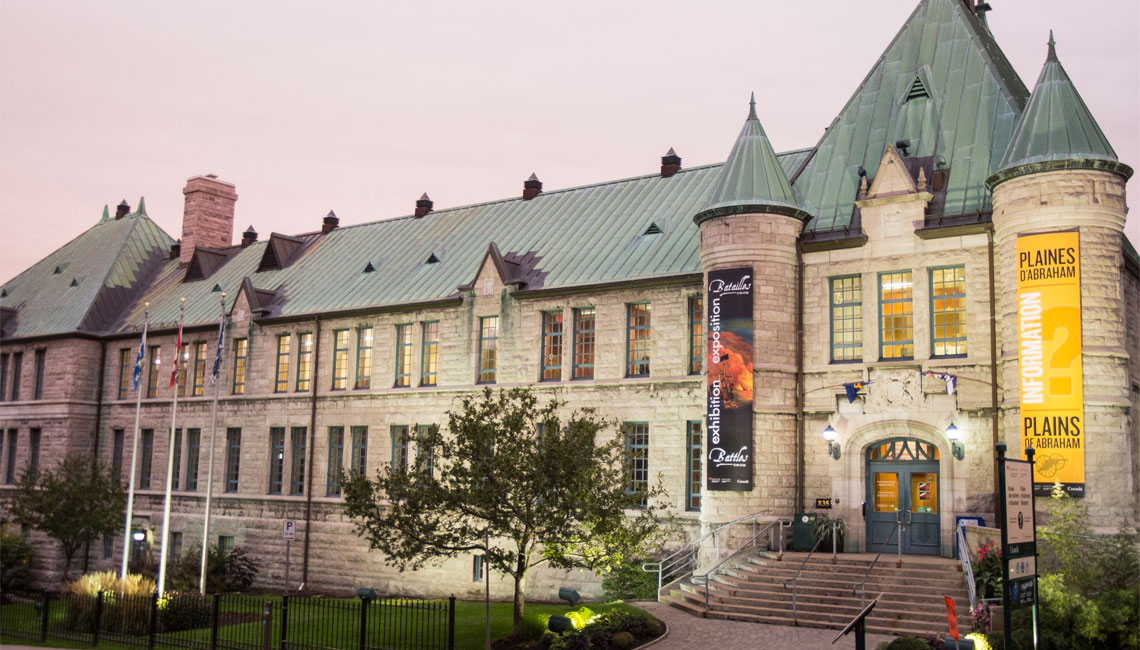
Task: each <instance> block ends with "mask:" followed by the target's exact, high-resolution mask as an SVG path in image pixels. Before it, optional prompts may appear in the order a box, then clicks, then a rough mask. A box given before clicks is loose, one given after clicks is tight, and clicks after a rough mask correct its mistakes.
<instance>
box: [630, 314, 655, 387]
mask: <svg viewBox="0 0 1140 650" xmlns="http://www.w3.org/2000/svg"><path fill="white" fill-rule="evenodd" d="M649 317H650V306H649V303H646V302H639V303H632V304H628V305H626V347H625V376H626V377H647V376H649V335H650V329H649Z"/></svg>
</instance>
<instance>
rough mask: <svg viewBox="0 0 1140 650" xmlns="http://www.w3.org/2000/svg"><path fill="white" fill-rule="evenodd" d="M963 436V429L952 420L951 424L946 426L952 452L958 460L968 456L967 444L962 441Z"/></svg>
mask: <svg viewBox="0 0 1140 650" xmlns="http://www.w3.org/2000/svg"><path fill="white" fill-rule="evenodd" d="M961 437H962V430H961V429H959V428H958V427H956V426H954V423H953V422H951V423H950V426H948V427H946V439H947V440H949V441H950V453H951V454H952V455H953V456H954V458H957V459H958V460H962V459H963V458H964V457H965V456H966V446H965V445H963V444H962V443H961V442H960V439H961Z"/></svg>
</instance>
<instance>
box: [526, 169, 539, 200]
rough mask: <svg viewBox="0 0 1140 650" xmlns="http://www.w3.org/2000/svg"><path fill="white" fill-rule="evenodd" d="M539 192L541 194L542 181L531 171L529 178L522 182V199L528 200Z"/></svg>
mask: <svg viewBox="0 0 1140 650" xmlns="http://www.w3.org/2000/svg"><path fill="white" fill-rule="evenodd" d="M539 194H542V181H540V180H538V176H537V175H536V174H533V173H532V174H531V175H530V178H528V179H526V182H525V183H523V200H524V201H529V200H531V199H533V198H534V197H536V196H538V195H539Z"/></svg>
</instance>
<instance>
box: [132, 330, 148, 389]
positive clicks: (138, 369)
mask: <svg viewBox="0 0 1140 650" xmlns="http://www.w3.org/2000/svg"><path fill="white" fill-rule="evenodd" d="M145 353H146V320H143V331H142V340H141V341H139V353H138V354H137V355H135V372H134V380H135V391H136V392H137V391H138V389H139V380H140V379H142V362H143V354H145Z"/></svg>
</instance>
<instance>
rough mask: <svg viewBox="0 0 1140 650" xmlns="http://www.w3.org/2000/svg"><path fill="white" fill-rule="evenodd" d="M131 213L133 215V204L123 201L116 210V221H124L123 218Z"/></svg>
mask: <svg viewBox="0 0 1140 650" xmlns="http://www.w3.org/2000/svg"><path fill="white" fill-rule="evenodd" d="M130 213H131V204H130V203H127V200H126V199H123V201H122V202H121V203H119V205H118V207H116V208H115V221H118V220H119V219H122V218H123V217H125V216H127V215H128V214H130Z"/></svg>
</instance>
